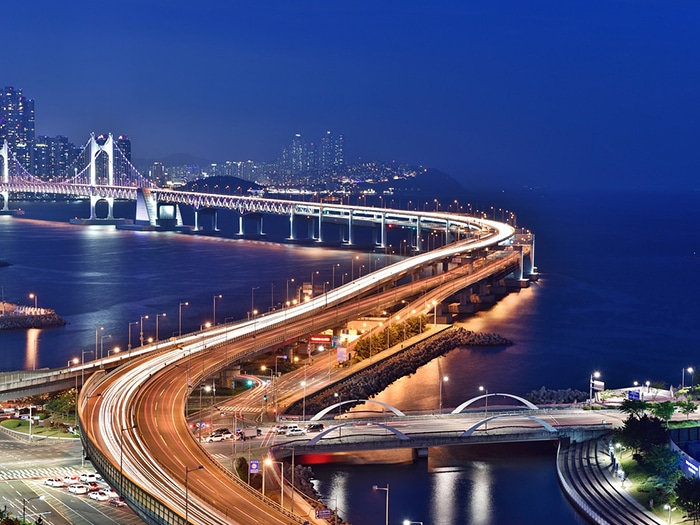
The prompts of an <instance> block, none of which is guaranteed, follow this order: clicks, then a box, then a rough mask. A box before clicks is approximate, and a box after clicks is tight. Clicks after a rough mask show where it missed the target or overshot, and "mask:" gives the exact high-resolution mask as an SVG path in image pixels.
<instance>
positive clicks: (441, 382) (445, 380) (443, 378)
mask: <svg viewBox="0 0 700 525" xmlns="http://www.w3.org/2000/svg"><path fill="white" fill-rule="evenodd" d="M449 380H450V378H449V377H447V376H442V378H441V379H440V413H441V414H442V384H443V383H447V382H448V381H449Z"/></svg>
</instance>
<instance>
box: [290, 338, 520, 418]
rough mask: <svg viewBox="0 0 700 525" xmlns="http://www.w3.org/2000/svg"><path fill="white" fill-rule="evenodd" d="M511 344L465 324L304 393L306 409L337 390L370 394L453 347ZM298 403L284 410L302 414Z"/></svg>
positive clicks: (348, 395)
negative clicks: (316, 389)
mask: <svg viewBox="0 0 700 525" xmlns="http://www.w3.org/2000/svg"><path fill="white" fill-rule="evenodd" d="M512 344H513V342H512V341H510V340H509V339H506V338H505V337H502V336H500V335H498V334H493V333H484V332H472V331H470V330H465V329H464V328H456V329H454V330H448V331H446V332H442V333H440V334H438V335H436V336H434V337H431V338H429V339H426V340H425V341H423V342H421V343H418V344H416V345H413V346H411V347H409V348H406V349H405V350H403V351H401V352H399V353H397V354H394V355H392V356H390V357H387V358H386V359H383V360H382V361H380V362H378V363H376V364H374V365H372V366H369V367H367V368H364V369H363V370H362V371H361V372H358V373H356V374H353V375H351V376H349V377H348V378H346V379H345V380H343V381H342V382H341V383H340V384H336V385H334V386H332V387H329V388H326V389H324V390H321V391H319V392H317V393H315V394H313V395H311V396H307V397H306V413H307V414H309V413H312V414H313V413H315V412H318V411H320V410H321V409H323V408H325V407H327V406H329V405H332V404H334V403H336V402H337V401H338V397H336V394H338V396H340V399H342V400H350V399H368V398H371V397H372V396H374V395H375V394H378V393H379V392H381V391H382V390H384V389H385V388H386V387H388V386H389V385H390V384H391V383H393V382H394V381H396V380H397V379H400V378H401V377H404V376H407V375H411V374H413V373H414V372H415V371H416V370H418V368H420V367H421V366H423V365H425V364H427V363H429V362H430V361H432V360H433V359H435V358H436V357H440V356H441V355H444V354H446V353H448V352H450V351H452V350H454V349H455V348H460V347H494V346H508V345H512ZM301 405H302V403H300V402H297V403H294V404H292V405H290V406H289V407H288V408H287V410H286V412H287V413H289V414H297V413H299V414H301V412H302V410H301V409H302V406H301ZM343 407H344V409H346V410H347V409H349V408H350V405H349V404H347V405H343Z"/></svg>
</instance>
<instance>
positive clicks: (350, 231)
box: [348, 210, 354, 245]
mask: <svg viewBox="0 0 700 525" xmlns="http://www.w3.org/2000/svg"><path fill="white" fill-rule="evenodd" d="M348 244H350V245H352V244H354V243H353V240H352V210H350V212H349V213H348Z"/></svg>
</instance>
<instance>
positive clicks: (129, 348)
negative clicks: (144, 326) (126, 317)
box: [128, 321, 139, 357]
mask: <svg viewBox="0 0 700 525" xmlns="http://www.w3.org/2000/svg"><path fill="white" fill-rule="evenodd" d="M132 324H136V325H137V324H139V322H138V321H134V322H132V323H129V345H128V350H129V357H131V325H132Z"/></svg>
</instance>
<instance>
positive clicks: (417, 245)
mask: <svg viewBox="0 0 700 525" xmlns="http://www.w3.org/2000/svg"><path fill="white" fill-rule="evenodd" d="M420 236H421V220H420V215H419V216H418V217H417V218H416V245H415V247H414V248H415V250H416V252H420V251H421V245H420Z"/></svg>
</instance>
